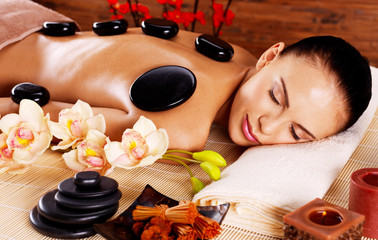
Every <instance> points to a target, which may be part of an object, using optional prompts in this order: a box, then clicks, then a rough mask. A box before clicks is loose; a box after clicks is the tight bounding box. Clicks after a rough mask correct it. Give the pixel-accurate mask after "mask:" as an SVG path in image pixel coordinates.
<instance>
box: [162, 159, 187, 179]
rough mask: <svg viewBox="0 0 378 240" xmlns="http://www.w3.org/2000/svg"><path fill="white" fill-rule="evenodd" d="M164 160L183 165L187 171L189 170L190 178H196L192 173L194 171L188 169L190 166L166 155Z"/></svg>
mask: <svg viewBox="0 0 378 240" xmlns="http://www.w3.org/2000/svg"><path fill="white" fill-rule="evenodd" d="M163 159H166V160H170V161H174V162H177V163H180V164H181V165H183V166H184V167H185V168H186V170H188V172H189V175H190V177H193V176H194V175H193V173H192V170H190V168H189V167H188V165H186V164H185V163H184V162H183V161H181V160H178V159H175V158H172V157H169V156H166V155H163Z"/></svg>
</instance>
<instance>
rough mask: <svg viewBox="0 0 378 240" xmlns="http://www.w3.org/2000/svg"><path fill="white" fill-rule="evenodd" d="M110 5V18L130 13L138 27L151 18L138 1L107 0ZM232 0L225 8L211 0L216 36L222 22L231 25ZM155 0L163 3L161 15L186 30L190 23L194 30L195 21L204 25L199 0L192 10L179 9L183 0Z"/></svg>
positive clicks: (121, 16) (229, 0)
mask: <svg viewBox="0 0 378 240" xmlns="http://www.w3.org/2000/svg"><path fill="white" fill-rule="evenodd" d="M107 1H108V3H109V7H110V12H111V13H112V17H111V18H112V19H121V18H123V15H122V14H127V13H131V15H132V17H133V20H134V23H135V26H136V27H139V26H140V23H141V21H143V20H145V19H148V18H151V17H152V16H151V15H150V11H149V9H148V7H146V6H144V5H142V4H140V3H138V1H137V0H135V3H134V4H132V0H126V3H124V4H119V2H118V0H107ZM231 1H232V0H228V3H227V6H226V9H225V10H224V9H223V5H222V4H220V3H215V0H212V1H211V2H212V9H213V17H212V20H213V21H212V22H213V34H214V36H218V35H219V34H220V33H221V32H220V30H221V28H222V25H223V23H224V24H225V25H231V24H232V20H233V19H234V18H235V14H234V13H233V12H232V11H231V10H229V6H230V4H231ZM157 2H158V3H159V4H161V5H163V17H164V18H165V19H167V20H171V21H174V22H176V23H177V24H182V25H183V26H184V27H185V29H186V30H188V27H189V25H190V24H192V28H191V31H194V28H195V23H196V21H198V22H199V23H200V24H202V25H205V23H206V21H205V13H204V12H203V11H197V7H198V2H199V0H195V2H194V10H193V11H192V12H184V11H181V7H182V5H183V0H157Z"/></svg>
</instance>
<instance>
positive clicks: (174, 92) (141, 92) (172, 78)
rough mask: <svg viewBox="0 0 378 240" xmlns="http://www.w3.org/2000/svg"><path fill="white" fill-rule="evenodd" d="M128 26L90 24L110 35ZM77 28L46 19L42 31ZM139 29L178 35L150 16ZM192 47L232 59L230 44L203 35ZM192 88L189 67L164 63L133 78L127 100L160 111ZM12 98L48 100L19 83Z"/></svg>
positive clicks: (121, 21) (32, 86)
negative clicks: (164, 64)
mask: <svg viewBox="0 0 378 240" xmlns="http://www.w3.org/2000/svg"><path fill="white" fill-rule="evenodd" d="M127 27H128V24H127V21H126V20H125V19H119V20H113V21H106V22H96V23H94V24H93V31H94V32H95V33H96V34H98V35H99V36H109V35H117V34H122V33H125V32H126V30H127ZM76 29H77V26H76V24H75V23H74V22H45V23H44V24H43V30H42V32H43V33H44V34H46V35H50V36H69V35H73V34H75V31H76ZM142 30H143V32H144V33H145V34H147V35H150V36H155V37H159V38H163V39H170V38H173V37H175V36H176V35H177V33H178V31H179V27H178V25H177V23H175V22H173V21H170V20H166V19H158V18H150V19H147V20H145V21H143V22H142ZM195 48H196V50H197V51H198V52H200V53H202V54H203V55H205V56H207V57H209V58H212V59H214V60H217V61H222V62H226V61H229V60H231V58H232V57H233V54H234V50H233V48H232V46H231V45H230V44H228V43H227V42H225V41H223V40H221V39H219V38H217V37H214V36H211V35H206V34H203V35H200V36H198V37H197V38H196V40H195ZM157 80H159V81H157ZM195 88H196V78H195V76H194V74H193V73H192V72H191V71H190V70H189V69H186V68H183V67H180V66H163V67H159V68H155V69H152V70H150V71H149V72H146V73H144V74H143V75H141V76H140V77H139V78H138V79H136V80H135V81H134V83H133V85H132V87H131V88H130V99H131V101H132V102H133V103H134V104H135V105H136V106H137V107H138V108H140V109H143V110H146V111H163V110H168V109H171V108H174V107H176V106H178V105H180V104H182V103H184V102H185V101H186V100H188V99H189V98H190V97H191V96H192V94H193V93H194V91H195ZM11 98H12V100H13V101H14V102H15V103H20V101H21V100H22V99H31V100H34V101H35V102H37V103H38V104H39V105H40V106H43V105H45V104H46V103H48V101H49V99H50V94H49V92H48V91H47V89H45V88H44V87H41V86H38V85H35V84H32V83H21V84H18V85H16V86H15V87H14V88H13V89H12V92H11Z"/></svg>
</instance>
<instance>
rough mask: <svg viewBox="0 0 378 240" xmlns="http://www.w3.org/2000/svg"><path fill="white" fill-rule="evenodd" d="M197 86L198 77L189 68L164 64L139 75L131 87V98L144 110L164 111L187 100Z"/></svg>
mask: <svg viewBox="0 0 378 240" xmlns="http://www.w3.org/2000/svg"><path fill="white" fill-rule="evenodd" d="M196 86H197V80H196V77H195V76H194V74H193V73H192V72H191V71H190V70H189V69H187V68H184V67H180V66H163V67H158V68H155V69H152V70H150V71H148V72H146V73H144V74H143V75H141V76H140V77H138V79H137V80H135V81H134V83H133V84H132V86H131V88H130V99H131V101H132V102H133V103H134V104H135V106H137V107H138V108H140V109H142V110H146V111H163V110H168V109H171V108H174V107H176V106H179V105H181V104H182V103H184V102H185V101H187V100H188V99H189V98H190V97H191V96H192V95H193V93H194V91H195V89H196Z"/></svg>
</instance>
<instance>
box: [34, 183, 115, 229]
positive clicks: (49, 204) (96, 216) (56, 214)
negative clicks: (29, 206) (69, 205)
mask: <svg viewBox="0 0 378 240" xmlns="http://www.w3.org/2000/svg"><path fill="white" fill-rule="evenodd" d="M56 193H57V190H53V191H50V192H48V193H46V194H45V195H43V197H42V198H41V199H40V200H39V202H38V207H37V209H38V213H39V214H41V215H42V216H43V217H45V218H46V219H48V220H50V221H53V222H58V223H62V224H80V225H89V224H94V223H100V222H105V221H106V220H107V219H109V218H110V217H111V216H113V215H114V214H115V213H116V212H117V210H118V203H117V204H115V205H113V206H110V207H109V208H103V209H99V210H90V211H84V210H82V209H79V208H78V209H77V210H76V211H72V210H70V209H65V208H62V207H60V206H59V205H58V204H57V202H56V201H55V200H54V196H55V194H56Z"/></svg>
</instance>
